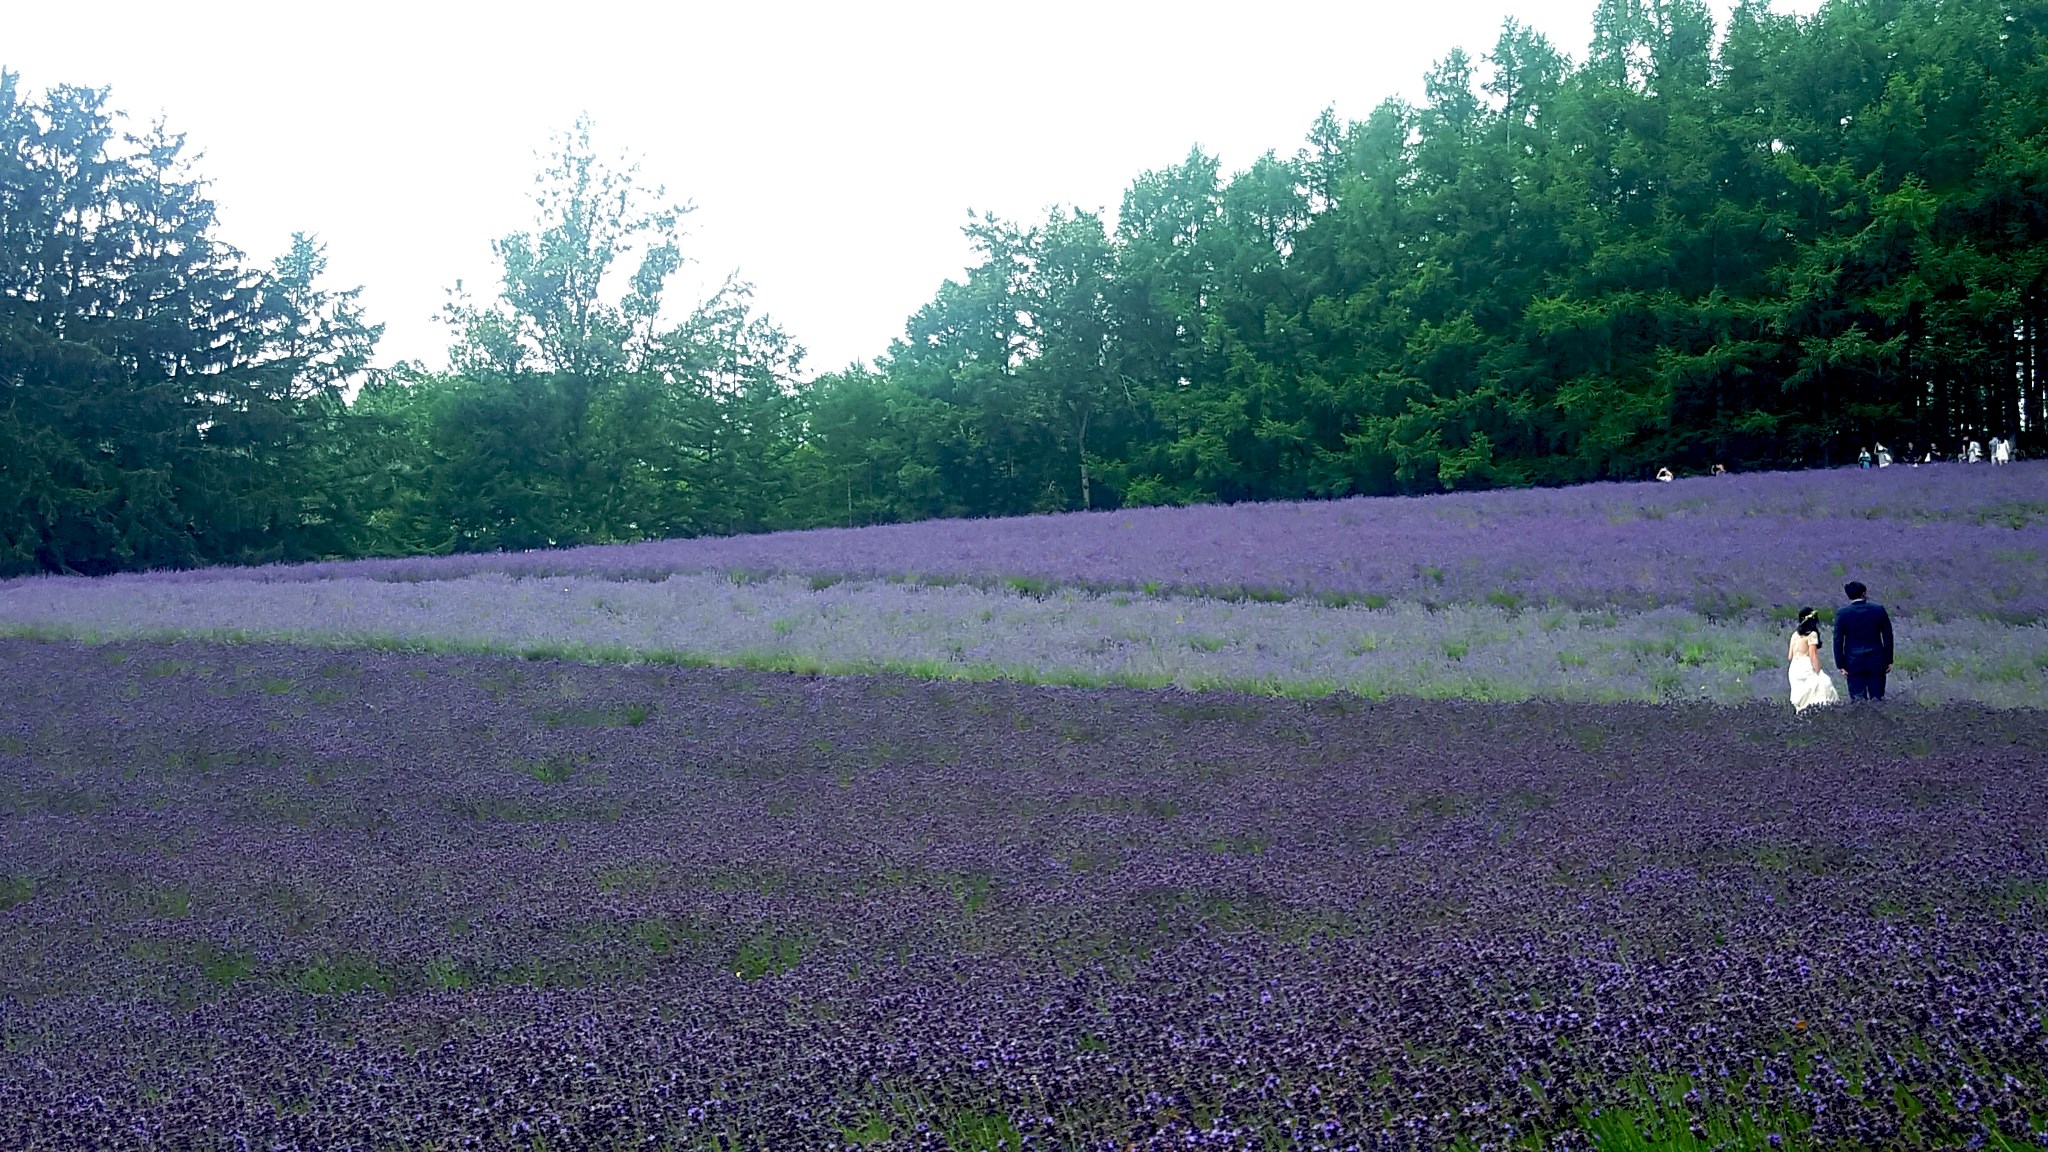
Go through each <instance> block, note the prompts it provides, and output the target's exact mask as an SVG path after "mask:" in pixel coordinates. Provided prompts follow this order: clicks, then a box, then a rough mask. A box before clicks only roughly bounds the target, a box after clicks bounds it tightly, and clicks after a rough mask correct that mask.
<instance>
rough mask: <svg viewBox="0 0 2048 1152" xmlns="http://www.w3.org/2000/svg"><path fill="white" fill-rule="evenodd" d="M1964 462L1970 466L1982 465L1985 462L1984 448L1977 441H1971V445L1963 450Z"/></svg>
mask: <svg viewBox="0 0 2048 1152" xmlns="http://www.w3.org/2000/svg"><path fill="white" fill-rule="evenodd" d="M1963 460H1964V461H1965V462H1966V463H1970V464H1982V463H1983V462H1984V446H1983V445H1982V444H1979V443H1977V442H1976V441H1975V440H1972V441H1970V443H1969V445H1968V446H1967V447H1965V448H1964V449H1963Z"/></svg>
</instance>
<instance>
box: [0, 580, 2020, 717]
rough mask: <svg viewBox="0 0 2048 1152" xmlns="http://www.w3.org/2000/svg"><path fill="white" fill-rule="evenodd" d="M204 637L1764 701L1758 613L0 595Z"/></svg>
mask: <svg viewBox="0 0 2048 1152" xmlns="http://www.w3.org/2000/svg"><path fill="white" fill-rule="evenodd" d="M8 625H11V626H13V627H16V628H32V629H42V630H45V631H48V632H59V633H64V634H72V635H83V636H98V637H119V636H137V635H177V634H183V635H204V636H215V637H220V636H233V637H238V638H267V639H282V640H295V641H310V642H314V643H318V644H323V645H336V644H343V645H346V644H364V645H372V646H394V645H399V646H414V647H429V648H443V649H471V650H474V649H482V650H490V651H499V652H506V653H514V654H519V653H533V654H540V655H562V656H575V657H580V658H586V659H599V660H614V661H647V660H654V661H665V662H679V663H706V664H723V665H730V666H741V667H755V668H781V669H795V670H810V671H828V672H858V671H896V672H908V673H912V674H916V675H921V676H932V677H947V678H959V679H990V678H998V677H1000V678H1009V679H1018V680H1026V681H1038V682H1053V683H1067V684H1077V685H1092V684H1120V685H1126V686H1155V687H1156V686H1165V685H1175V686H1179V687H1182V688H1191V689H1206V688H1235V689H1239V690H1247V691H1259V692H1275V693H1282V694H1291V695H1320V694H1327V693H1329V692H1334V691H1342V692H1350V693H1354V694H1357V695H1363V696H1385V695H1389V694H1406V695H1419V696H1425V697H1447V696H1463V697H1472V698H1479V699H1496V700H1498V699H1522V698H1526V697H1529V696H1552V697H1561V698H1566V699H1581V700H1617V699H1643V700H1658V699H1668V698H1673V697H1682V698H1688V699H1706V700H1716V701H1721V702H1737V701H1742V700H1749V699H1756V698H1763V699H1776V700H1782V699H1783V698H1784V696H1785V692H1786V686H1785V667H1784V665H1785V655H1784V649H1785V633H1786V628H1785V627H1784V626H1782V625H1778V624H1774V623H1772V622H1769V621H1764V620H1759V619H1753V618H1752V619H1737V620H1730V621H1714V620H1707V619H1704V618H1701V617H1699V616H1697V615H1695V614H1693V613H1691V612H1689V611H1686V610H1684V609H1678V608H1662V609H1656V610H1653V611H1650V612H1642V613H1617V612H1612V611H1575V610H1570V609H1544V610H1540V611H1511V610H1507V609H1503V608H1500V607H1495V606H1491V605H1450V606H1445V607H1440V608H1437V609H1434V610H1432V609H1426V608H1424V607H1422V606H1420V605H1416V604H1412V603H1397V604H1393V605H1390V606H1387V607H1384V608H1379V609H1369V608H1365V607H1363V606H1359V605H1347V606H1340V607H1332V606H1326V605H1323V604H1321V603H1318V602H1316V601H1313V600H1297V601H1292V602H1287V603H1258V602H1229V601H1222V600H1216V599H1201V598H1162V597H1152V596H1145V595H1143V594H1107V595H1100V594H1088V593H1081V592H1075V591H1071V590H1069V591H1061V592H1056V593H1050V594H1046V595H1041V596H1028V595H1022V594H1019V593H1016V592H1012V591H1009V590H1007V589H1004V590H985V589H980V588H976V587H972V586H951V587H931V586H920V585H904V584H891V583H874V582H860V581H844V582H836V583H833V584H831V585H830V586H829V587H824V588H817V587H813V586H812V583H811V582H807V581H805V580H802V579H799V578H795V577H776V578H768V579H764V580H748V581H744V582H740V583H735V582H734V581H732V580H731V579H729V578H727V577H726V576H723V575H701V574H700V575H688V576H673V577H670V578H668V579H666V580H663V581H661V582H659V583H654V582H646V581H613V580H602V579H597V578H593V577H556V578H547V579H543V578H527V579H517V578H512V577H508V576H503V575H497V574H485V575H478V576H468V577H463V578H460V579H453V580H442V581H430V582H425V583H417V584H408V583H393V582H388V581H377V580H367V579H362V578H359V577H346V578H343V577H337V578H334V579H330V580H322V581H279V582H250V581H245V580H233V579H228V580H216V581H209V582H202V581H196V580H181V581H157V580H140V581H104V580H102V581H80V580H73V581H59V580H43V581H30V582H27V583H23V584H17V585H15V586H13V587H11V588H6V589H0V626H8ZM1900 632H1901V635H1902V637H1903V648H1902V650H1901V655H1900V667H1899V670H1898V672H1897V674H1896V676H1895V680H1894V689H1895V691H1896V692H1897V693H1898V694H1899V695H1900V696H1901V697H1903V698H1910V699H1914V700H1917V701H1919V702H1921V703H1941V702H1945V701H1955V700H1972V701H1977V702H1980V703H1987V704H1994V705H2000V706H2028V707H2042V706H2048V626H2042V625H2030V626H2008V625H2002V624H1997V623H1993V622H1989V621H1984V620H1978V619H1972V618H1961V619H1951V620H1941V619H1935V618H1930V617H1903V618H1902V619H1901V620H1900Z"/></svg>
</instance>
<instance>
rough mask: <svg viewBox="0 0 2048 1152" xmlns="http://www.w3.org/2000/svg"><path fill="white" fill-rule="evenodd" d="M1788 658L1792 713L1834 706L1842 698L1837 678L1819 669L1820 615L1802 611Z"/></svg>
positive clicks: (1787, 675) (1803, 609) (1787, 669)
mask: <svg viewBox="0 0 2048 1152" xmlns="http://www.w3.org/2000/svg"><path fill="white" fill-rule="evenodd" d="M1785 658H1786V659H1787V660H1789V661H1791V664H1790V666H1789V667H1787V668H1786V670H1785V677H1786V679H1787V681H1788V682H1789V683H1790V685H1791V688H1792V710H1793V711H1794V712H1804V711H1806V710H1807V709H1808V708H1812V707H1814V706H1816V705H1827V704H1833V703H1835V702H1836V701H1838V700H1840V699H1841V698H1842V695H1841V693H1839V692H1837V691H1835V681H1834V678H1833V677H1831V676H1829V675H1828V674H1827V672H1826V671H1824V670H1823V669H1822V668H1821V666H1820V613H1818V612H1815V611H1814V610H1813V609H1811V608H1801V609H1800V610H1799V626H1798V627H1797V628H1796V629H1794V630H1793V632H1792V642H1791V644H1789V645H1787V646H1786V650H1785Z"/></svg>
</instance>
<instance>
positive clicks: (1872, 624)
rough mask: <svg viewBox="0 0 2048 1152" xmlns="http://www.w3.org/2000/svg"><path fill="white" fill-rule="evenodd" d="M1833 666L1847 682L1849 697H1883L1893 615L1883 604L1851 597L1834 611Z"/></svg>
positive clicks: (1890, 647)
mask: <svg viewBox="0 0 2048 1152" xmlns="http://www.w3.org/2000/svg"><path fill="white" fill-rule="evenodd" d="M1835 667H1837V668H1840V669H1841V670H1842V674H1843V675H1844V676H1846V677H1847V678H1848V681H1849V698H1850V699H1851V700H1882V699H1884V676H1885V673H1887V672H1889V671H1891V668H1892V618H1891V616H1890V615H1888V614H1887V613H1886V612H1885V610H1884V606H1883V605H1880V604H1873V603H1871V602H1870V601H1868V600H1851V601H1850V602H1849V603H1848V604H1846V605H1844V606H1843V607H1842V609H1841V610H1840V611H1838V612H1836V613H1835Z"/></svg>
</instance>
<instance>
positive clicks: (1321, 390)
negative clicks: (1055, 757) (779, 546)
mask: <svg viewBox="0 0 2048 1152" xmlns="http://www.w3.org/2000/svg"><path fill="white" fill-rule="evenodd" d="M1725 31H1726V37H1725V40H1724V41H1723V42H1722V43H1721V44H1720V46H1719V48H1718V50H1717V49H1716V48H1715V30H1714V28H1713V25H1712V21H1711V19H1710V17H1709V15H1708V12H1707V10H1706V7H1705V6H1704V5H1703V4H1701V3H1699V2H1697V0H1674V2H1670V3H1658V4H1652V3H1649V2H1647V0H1607V2H1605V3H1602V4H1601V5H1599V10H1598V13H1597V15H1596V35H1595V42H1594V46H1593V50H1592V52H1591V54H1590V57H1589V59H1588V60H1586V61H1585V62H1584V63H1582V64H1578V65H1574V64H1572V63H1571V62H1569V61H1567V60H1566V59H1565V58H1564V57H1562V56H1561V55H1560V54H1559V53H1558V52H1557V51H1556V50H1555V49H1553V48H1552V47H1551V46H1550V45H1549V44H1548V43H1547V42H1546V41H1545V40H1544V38H1543V37H1541V36H1540V35H1537V34H1536V33H1534V32H1533V31H1531V30H1529V29H1526V28H1523V27H1520V26H1519V25H1517V24H1515V23H1513V22H1510V23H1509V24H1508V25H1507V26H1506V28H1505V29H1504V30H1503V31H1502V33H1501V36H1500V38H1499V40H1498V42H1497V43H1496V44H1495V46H1494V48H1493V50H1492V52H1491V53H1489V54H1488V57H1487V60H1486V62H1485V66H1482V65H1481V64H1480V63H1479V62H1477V61H1474V60H1472V59H1470V58H1469V57H1467V56H1466V55H1465V54H1464V53H1462V52H1457V51H1454V52H1452V53H1451V54H1450V55H1449V56H1448V57H1446V58H1445V59H1444V61H1443V62H1442V63H1441V64H1440V65H1439V66H1438V67H1437V68H1436V69H1434V70H1433V71H1432V72H1431V73H1430V74H1429V76H1428V78H1427V83H1426V93H1427V95H1426V99H1425V101H1424V102H1423V103H1422V104H1421V105H1420V106H1411V105H1408V104H1405V103H1401V102H1398V101H1390V102H1388V103H1387V104H1384V105H1382V106H1381V107H1379V108H1378V109H1376V110H1374V111H1373V113H1372V114H1371V115H1370V116H1369V117H1367V118H1366V119H1364V120H1362V121H1356V122H1352V123H1349V124H1346V123H1342V122H1340V121H1338V120H1337V119H1336V118H1335V117H1334V116H1332V115H1329V114H1327V113H1326V114H1325V115H1324V116H1323V118H1322V119H1320V120H1319V121H1318V122H1317V123H1316V124H1315V125H1314V127H1313V128H1312V129H1311V131H1310V134H1309V139H1308V141H1307V143H1306V145H1305V147H1303V148H1302V149H1301V150H1300V151H1299V152H1298V153H1297V154H1296V155H1295V156H1293V157H1292V158H1283V157H1278V156H1274V155H1270V154H1269V155H1268V156H1266V157H1264V158H1263V159H1261V160H1259V161H1258V162H1257V163H1256V164H1254V165H1253V166H1252V167H1251V168H1250V169H1248V170H1246V171H1243V172H1240V173H1237V174H1236V175H1235V176H1231V177H1229V178H1225V177H1224V176H1223V175H1222V174H1221V173H1220V171H1219V168H1218V165H1217V162H1216V161H1215V160H1214V159H1213V158H1211V157H1208V156H1205V155H1203V154H1202V153H1201V152H1199V151H1197V152H1194V153H1192V154H1190V156H1189V157H1188V159H1187V160H1186V161H1185V162H1183V163H1182V164H1180V165H1178V166H1175V167H1172V168H1168V169H1164V170H1161V171H1156V172H1151V173H1147V174H1145V175H1144V176H1141V177H1140V178H1139V179H1138V180H1137V181H1136V182H1135V183H1134V184H1132V186H1131V187H1130V189H1129V191H1128V192H1127V193H1126V194H1125V198H1124V203H1123V206H1122V210H1121V212H1120V213H1119V216H1118V221H1117V226H1116V228H1115V230H1114V231H1113V232H1112V233H1108V234H1105V233H1104V232H1103V230H1102V227H1101V225H1100V223H1099V222H1098V221H1096V220H1095V219H1094V218H1093V217H1090V216H1088V215H1086V214H1085V213H1081V214H1070V213H1065V212H1054V213H1053V214H1051V215H1050V216H1049V217H1047V219H1046V220H1045V221H1044V222H1043V223H1041V224H1038V225H1036V226H1031V227H1024V226H1018V225H1011V224H1004V223H1001V222H998V221H995V220H983V221H979V222H977V223H976V224H975V225H973V226H972V227H971V228H970V229H969V230H968V232H969V236H970V238H971V239H973V240H974V241H975V243H976V245H977V247H978V250H979V252H980V253H981V257H982V259H981V261H980V263H979V264H978V265H977V266H976V267H975V268H973V269H971V270H970V271H969V273H968V275H967V277H966V279H965V280H964V282H960V283H949V284H947V285H946V286H945V287H943V288H942V289H941V290H940V292H939V293H938V295H937V297H936V298H935V299H934V300H933V301H932V303H931V304H929V305H927V306H926V307H925V309H924V310H923V311H921V312H920V313H919V314H918V315H917V316H916V317H915V318H913V319H912V321H911V324H910V328H909V331H908V332H907V333H906V335H905V337H904V338H903V339H902V340H900V341H898V342H897V343H896V344H895V345H894V346H893V347H892V348H891V350H890V352H889V355H888V356H887V357H885V358H884V359H883V360H882V362H881V363H880V365H879V367H878V370H875V371H863V370H855V371H850V372H847V373H843V374H840V375H836V376H829V377H826V378H825V379H823V380H821V381H820V382H819V384H818V385H817V387H816V388H815V389H813V391H812V393H811V395H810V400H811V413H812V423H811V426H810V431H811V438H810V447H811V449H812V450H813V451H814V452H815V454H816V468H817V475H818V481H819V484H820V486H821V487H822V486H824V484H823V481H824V480H825V478H827V477H835V478H839V481H838V482H839V484H840V485H843V487H842V488H840V489H839V494H841V495H843V497H844V506H843V507H841V508H835V509H833V510H831V511H829V512H828V511H827V510H826V509H822V508H820V509H816V510H814V511H813V513H812V520H813V521H815V522H827V521H829V520H831V519H837V518H841V517H842V516H843V518H844V519H845V520H849V521H867V520H893V519H911V518H916V517H922V516H930V515H963V514H964V515H989V514H1005V513H1023V512H1030V511H1034V510H1042V509H1049V508H1087V507H1103V506H1108V505H1114V504H1153V503H1164V502H1187V501H1210V500H1256V499H1273V498H1292V497H1311V496H1337V495H1345V494H1351V493H1386V492H1423V491H1432V490H1440V489H1446V488H1472V487H1491V486H1501V485H1518V484H1530V483H1540V484H1552V483H1570V482H1575V481H1582V480H1589V479H1597V478H1631V477H1634V478H1642V477H1647V476H1648V475H1649V473H1650V472H1651V471H1653V470H1654V469H1655V468H1656V467H1658V466H1659V465H1661V464H1669V465H1670V466H1672V467H1674V468H1675V469H1677V470H1679V471H1688V470H1691V471H1705V470H1706V469H1707V468H1708V467H1709V466H1710V465H1711V464H1714V463H1717V462H1718V463H1725V464H1727V465H1729V466H1731V467H1736V468H1754V467H1761V466H1802V465H1820V464H1827V463H1843V462H1846V461H1848V460H1850V459H1852V458H1853V457H1854V455H1855V452H1856V449H1857V447H1858V446H1859V445H1867V444H1869V443H1871V442H1872V441H1873V440H1877V441H1882V442H1884V443H1886V444H1888V445H1889V446H1891V447H1892V449H1893V450H1894V451H1895V452H1898V453H1903V451H1904V449H1905V448H1906V446H1907V445H1908V444H1909V443H1910V444H1912V445H1914V446H1915V447H1916V448H1917V449H1918V450H1919V451H1920V452H1925V451H1926V450H1927V449H1928V448H1929V447H1930V446H1931V447H1933V448H1934V449H1935V450H1936V451H1938V452H1941V453H1942V454H1944V455H1953V454H1954V453H1955V452H1956V450H1957V448H1958V447H1959V444H1960V442H1961V440H1962V439H1963V438H1965V437H1969V438H1974V439H1977V440H1979V441H1987V442H1988V440H1989V438H1990V437H1991V436H1994V435H2002V436H2007V437H2013V436H2015V435H2018V436H2019V437H2020V438H2021V444H2022V447H2023V448H2029V449H2032V450H2035V451H2039V450H2042V449H2044V448H2048V440H2044V439H2043V436H2044V430H2048V368H2044V366H2043V364H2042V359H2043V357H2042V351H2043V323H2044V319H2048V209H2044V207H2043V206H2044V205H2048V148H2044V145H2043V143H2042V141H2043V140H2044V139H2048V79H2044V78H2048V68H2044V66H2043V49H2044V47H2048V9H2044V8H2043V7H2042V6H2041V5H2040V4H2037V3H2010V2H1999V0H1948V2H1943V3H1934V2H1931V0H1838V2H1835V3H1830V4H1828V5H1826V6H1825V7H1824V8H1823V9H1822V10H1821V11H1820V12H1819V13H1818V14H1817V15H1815V16H1813V17H1811V18H1806V19H1801V18H1793V17H1788V16H1782V15H1778V14H1774V13H1772V12H1770V11H1769V10H1768V8H1767V6H1765V5H1760V4H1754V3H1744V4H1740V5H1738V6H1737V7H1736V9H1735V11H1734V12H1733V13H1732V15H1731V17H1730V20H1729V26H1728V28H1727V29H1726V30H1725ZM1481 75H1484V76H1486V77H1487V79H1486V81H1485V83H1484V86H1483V88H1482V87H1480V86H1478V85H1477V83H1476V81H1475V77H1477V76H1481ZM2023 412H2024V415H2022V413H2023Z"/></svg>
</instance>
